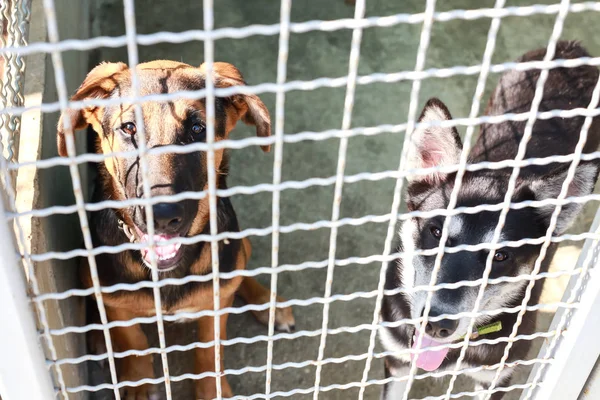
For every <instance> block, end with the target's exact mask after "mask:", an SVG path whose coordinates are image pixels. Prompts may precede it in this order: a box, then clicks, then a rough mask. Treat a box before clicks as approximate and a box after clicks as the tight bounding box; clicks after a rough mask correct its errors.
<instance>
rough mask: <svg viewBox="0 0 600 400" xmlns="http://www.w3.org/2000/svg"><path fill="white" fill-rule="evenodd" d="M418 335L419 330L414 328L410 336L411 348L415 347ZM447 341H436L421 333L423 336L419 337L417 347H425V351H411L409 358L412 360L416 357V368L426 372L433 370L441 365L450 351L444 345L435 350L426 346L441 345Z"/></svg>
mask: <svg viewBox="0 0 600 400" xmlns="http://www.w3.org/2000/svg"><path fill="white" fill-rule="evenodd" d="M418 335H419V331H418V330H416V329H415V332H414V335H413V337H412V344H411V347H412V348H413V349H417V338H418ZM448 343H451V342H440V341H437V340H435V339H433V338H431V337H430V336H429V335H427V334H423V338H422V339H421V343H420V346H419V349H425V351H424V352H422V353H411V354H410V359H411V361H414V360H415V358H416V363H417V367H418V368H421V369H424V370H425V371H427V372H431V371H435V370H436V369H438V368H439V367H440V365H442V363H443V362H444V360H445V359H446V356H447V355H448V351H450V349H449V348H448V347H446V348H443V349H439V350H436V349H431V350H429V349H428V348H431V347H439V346H443V345H445V344H448Z"/></svg>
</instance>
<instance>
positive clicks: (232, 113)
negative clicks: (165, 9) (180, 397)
mask: <svg viewBox="0 0 600 400" xmlns="http://www.w3.org/2000/svg"><path fill="white" fill-rule="evenodd" d="M214 66H215V71H214V72H215V86H216V87H230V86H236V85H244V84H245V82H244V80H243V77H242V75H241V73H240V72H239V71H238V70H237V68H235V67H234V66H233V65H231V64H227V63H215V64H214ZM137 69H138V70H139V71H145V73H147V72H148V71H151V74H152V76H153V77H154V80H153V81H151V82H144V80H143V79H142V80H140V94H141V95H144V94H145V93H152V90H153V86H152V85H153V84H154V83H155V82H156V81H165V82H168V81H169V80H173V79H175V81H177V80H178V79H182V80H185V79H193V78H194V77H196V78H197V76H198V71H200V72H203V71H205V68H204V66H200V67H199V68H194V67H192V66H190V65H187V64H184V63H179V62H175V61H168V60H157V61H152V62H148V63H143V64H140V65H138V67H137ZM129 80H130V71H129V69H128V67H127V66H126V65H125V64H123V63H103V64H100V65H99V66H97V67H96V68H94V69H93V70H92V71H91V72H90V73H89V74H88V76H87V78H86V79H85V81H84V82H83V83H82V85H81V86H80V88H79V89H78V90H77V93H76V94H75V95H74V96H73V98H72V99H73V100H85V99H93V98H95V99H100V98H108V97H110V96H113V97H114V96H120V95H122V90H123V87H125V86H126V85H127V84H128V83H129ZM167 84H168V83H167ZM141 107H142V111H143V115H144V121H143V126H144V128H145V131H146V137H147V142H148V143H147V144H148V147H152V146H154V145H162V144H165V143H169V142H170V141H172V136H170V135H173V132H176V131H177V128H179V127H180V126H181V124H182V123H183V121H184V120H185V118H186V114H187V113H188V110H190V109H193V110H196V111H197V112H199V113H200V114H201V116H202V117H204V114H205V103H204V101H203V100H186V99H177V100H174V101H173V102H170V103H168V107H166V108H165V107H164V105H161V104H160V103H157V102H145V103H143V104H142V105H141ZM105 112H106V110H105V109H104V108H102V107H88V108H85V109H83V110H67V111H66V112H65V113H63V115H61V119H60V121H59V125H58V129H57V146H58V152H59V154H61V155H63V156H65V155H67V150H66V136H65V135H66V134H72V132H67V131H65V129H64V128H63V123H64V120H65V118H68V120H69V122H70V123H71V127H72V129H73V131H74V130H78V129H82V128H85V127H86V126H87V125H91V126H92V127H93V128H94V130H95V131H96V132H97V134H98V136H97V142H96V148H97V151H98V152H99V153H103V154H109V153H115V152H120V151H122V150H123V149H121V148H119V140H115V137H114V135H113V131H112V130H110V131H107V132H105V131H104V128H103V122H106V121H105V120H106V119H108V124H109V126H116V127H118V126H120V125H122V124H123V123H125V122H129V121H132V120H135V118H134V117H133V115H134V106H133V105H131V104H123V105H121V106H119V107H118V109H117V110H116V111H115V110H114V109H113V111H112V112H111V114H110V115H109V114H105ZM240 119H241V120H243V121H244V122H245V123H247V124H251V125H255V126H256V131H257V135H258V136H263V137H267V136H269V135H270V132H271V131H270V127H271V125H270V118H269V113H268V110H267V108H266V107H265V105H264V104H263V103H262V101H260V99H259V98H258V97H257V96H254V95H234V96H232V97H231V98H229V99H228V101H227V102H226V121H224V122H225V137H222V136H221V137H216V138H215V140H217V141H218V140H223V139H226V138H228V136H229V133H230V131H231V130H233V129H234V127H235V125H236V123H237V121H238V120H240ZM262 148H263V150H265V151H268V150H269V146H262ZM214 154H215V163H214V166H213V168H215V172H216V173H217V175H216V176H217V185H218V184H219V180H220V175H219V171H218V169H219V167H220V166H221V165H222V163H223V160H224V150H222V149H218V150H215V153H214ZM174 157H177V155H176V154H161V155H156V154H155V155H147V158H148V159H149V160H150V161H152V162H149V163H148V164H149V165H150V167H149V168H151V171H150V174H154V176H160V177H164V180H165V182H169V180H172V179H173V177H174V175H175V174H177V171H175V170H174V168H171V167H169V166H172V165H175V164H176V162H174V161H175V160H174ZM123 163H124V160H123V158H119V157H118V156H117V157H110V158H108V159H106V160H105V162H104V165H105V167H106V172H102V174H103V176H101V181H102V182H108V183H109V184H108V187H107V188H105V190H107V191H109V193H106V195H107V197H108V198H110V199H111V200H124V199H126V194H125V193H126V191H125V188H124V187H122V182H123V181H122V179H121V175H122V174H123V173H124V172H123V169H124V168H123V165H125V164H123ZM152 168H155V169H153V170H152ZM198 168H203V169H204V171H206V169H207V165H206V162H203V165H199V166H198ZM206 189H208V187H205V190H206ZM152 194H153V195H160V194H172V193H171V192H169V191H168V190H166V189H165V191H162V189H160V188H159V189H156V190H155V189H153V192H152ZM117 212H118V213H119V215H120V218H121V220H122V221H124V223H125V224H126V225H128V226H129V227H130V228H132V230H133V227H134V223H133V221H132V219H131V217H130V216H129V214H128V212H126V210H117ZM208 220H209V207H208V198H204V199H201V200H199V201H198V207H197V213H196V215H195V217H194V219H193V222H192V226H191V228H190V231H189V233H188V234H189V236H193V235H197V234H200V233H201V232H202V231H203V230H204V228H205V227H206V225H207V223H208ZM114 229H115V232H116V231H117V229H118V227H117V226H115V227H114ZM250 254H251V246H250V242H249V240H248V239H243V240H242V248H241V249H240V251H239V253H238V256H237V261H236V263H235V269H236V270H241V269H244V268H246V264H247V262H248V259H249V258H250ZM117 257H118V260H119V262H120V263H121V265H123V266H124V268H127V270H128V271H129V273H130V274H131V275H132V276H133V277H136V278H137V279H138V280H144V279H145V276H147V269H146V268H147V267H145V266H144V265H143V264H141V263H139V262H137V261H136V260H134V258H133V257H132V256H131V253H129V252H124V253H120V254H119V255H118V256H117ZM101 267H102V266H99V268H101ZM211 268H212V263H211V251H210V246H204V247H203V248H202V251H201V253H200V254H199V255H198V258H197V259H196V261H195V262H194V264H193V265H192V266H191V273H192V274H195V275H204V274H207V273H210V271H211ZM81 273H82V276H81V280H82V282H83V284H84V286H85V287H88V288H89V287H91V286H92V280H91V277H90V271H89V266H88V264H87V262H86V260H84V262H83V265H82V268H81ZM236 292H239V294H240V295H241V297H242V298H243V299H244V300H245V301H246V302H248V303H249V304H263V303H267V302H269V300H270V292H269V290H268V289H267V288H265V287H263V286H261V285H260V284H259V283H258V282H257V281H256V280H255V279H254V278H242V277H241V276H238V277H236V278H233V279H229V280H222V281H221V286H220V298H221V304H220V307H221V308H223V307H228V306H230V305H231V304H232V303H233V299H234V296H235V294H236ZM277 299H278V301H283V299H281V298H280V297H278V298H277ZM103 302H104V304H105V306H106V310H107V316H108V319H109V320H110V321H118V320H129V319H132V318H136V317H147V316H153V315H155V307H154V301H153V299H152V297H151V296H148V295H141V294H140V293H138V292H129V291H120V292H118V293H104V294H103ZM213 309H214V307H213V291H212V287H211V286H206V287H204V288H201V289H197V290H194V291H191V292H190V295H188V296H187V297H184V298H182V299H181V300H180V301H179V302H178V303H177V304H174V305H172V306H171V307H169V308H164V309H163V314H166V315H169V314H171V315H172V314H175V313H178V312H182V311H185V312H199V311H205V310H213ZM254 315H255V316H256V318H257V319H258V320H259V321H260V322H263V323H265V324H266V323H268V315H269V311H268V310H266V311H262V312H254ZM227 317H228V315H227V314H224V315H221V316H220V318H219V320H220V329H221V339H226V323H227ZM275 320H276V324H277V326H278V327H284V329H286V330H290V329H293V326H294V318H293V315H292V312H291V309H290V308H289V307H288V308H285V309H277V313H276V318H275ZM198 324H199V327H200V329H199V337H198V340H199V341H200V342H210V341H212V340H213V339H214V337H213V335H214V318H212V317H204V318H201V319H200V320H199V321H198ZM110 333H111V338H112V340H113V344H114V347H115V350H117V351H119V352H122V351H127V350H130V349H139V350H141V349H146V348H148V341H147V338H146V336H145V335H144V333H143V331H142V329H141V327H140V326H139V325H134V326H131V327H120V328H113V329H111V332H110ZM96 337H100V338H101V336H99V335H96ZM222 355H223V354H222V348H221V360H223V357H222ZM214 365H215V354H214V348H208V349H198V350H197V352H196V373H202V372H207V371H214ZM221 369H223V363H222V364H221ZM151 377H153V372H152V356H151V355H148V356H143V357H126V358H124V359H122V360H121V362H120V365H119V380H120V381H123V380H133V381H135V380H139V379H143V378H151ZM221 384H222V388H223V395H224V396H226V397H229V396H231V395H232V391H231V388H230V387H229V385H228V383H227V380H226V378H225V377H222V378H221ZM152 390H153V388H152V387H149V386H148V385H144V386H140V387H131V388H128V389H127V390H126V393H125V399H126V400H131V399H136V400H140V399H147V398H148V396H150V394H151V393H152ZM196 392H197V393H196V395H197V397H199V398H212V397H214V396H215V394H216V392H215V381H214V379H212V378H211V379H203V380H201V381H199V382H197V386H196Z"/></svg>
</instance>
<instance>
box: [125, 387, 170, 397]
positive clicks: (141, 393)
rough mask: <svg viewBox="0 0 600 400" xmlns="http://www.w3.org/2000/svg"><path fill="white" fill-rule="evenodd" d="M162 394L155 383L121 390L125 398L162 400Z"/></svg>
mask: <svg viewBox="0 0 600 400" xmlns="http://www.w3.org/2000/svg"><path fill="white" fill-rule="evenodd" d="M160 398H161V397H160V394H159V393H158V391H157V390H156V387H154V385H141V386H137V387H126V388H123V389H122V390H121V399H123V400H160Z"/></svg>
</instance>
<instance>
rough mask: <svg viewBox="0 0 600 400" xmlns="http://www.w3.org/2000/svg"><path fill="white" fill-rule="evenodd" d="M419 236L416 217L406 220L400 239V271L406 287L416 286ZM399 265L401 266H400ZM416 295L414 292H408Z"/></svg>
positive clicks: (411, 295) (401, 229) (410, 295)
mask: <svg viewBox="0 0 600 400" xmlns="http://www.w3.org/2000/svg"><path fill="white" fill-rule="evenodd" d="M416 236H417V223H416V221H415V220H414V219H412V218H411V219H409V220H406V221H404V223H403V224H402V227H401V228H400V240H402V268H401V270H399V271H398V272H399V273H401V275H402V286H403V288H404V289H412V288H414V287H415V272H416V271H415V267H414V264H413V263H414V260H415V256H414V253H415V250H416V246H415V240H416ZM398 267H399V266H398ZM407 295H408V296H409V297H411V298H412V297H414V292H409V293H407Z"/></svg>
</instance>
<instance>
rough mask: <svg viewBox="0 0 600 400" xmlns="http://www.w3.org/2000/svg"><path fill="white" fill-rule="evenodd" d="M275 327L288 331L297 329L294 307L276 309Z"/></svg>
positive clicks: (281, 330)
mask: <svg viewBox="0 0 600 400" xmlns="http://www.w3.org/2000/svg"><path fill="white" fill-rule="evenodd" d="M275 329H277V330H278V331H280V332H288V333H292V332H294V331H295V330H296V320H295V319H294V313H293V312H292V307H285V308H277V309H275Z"/></svg>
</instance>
